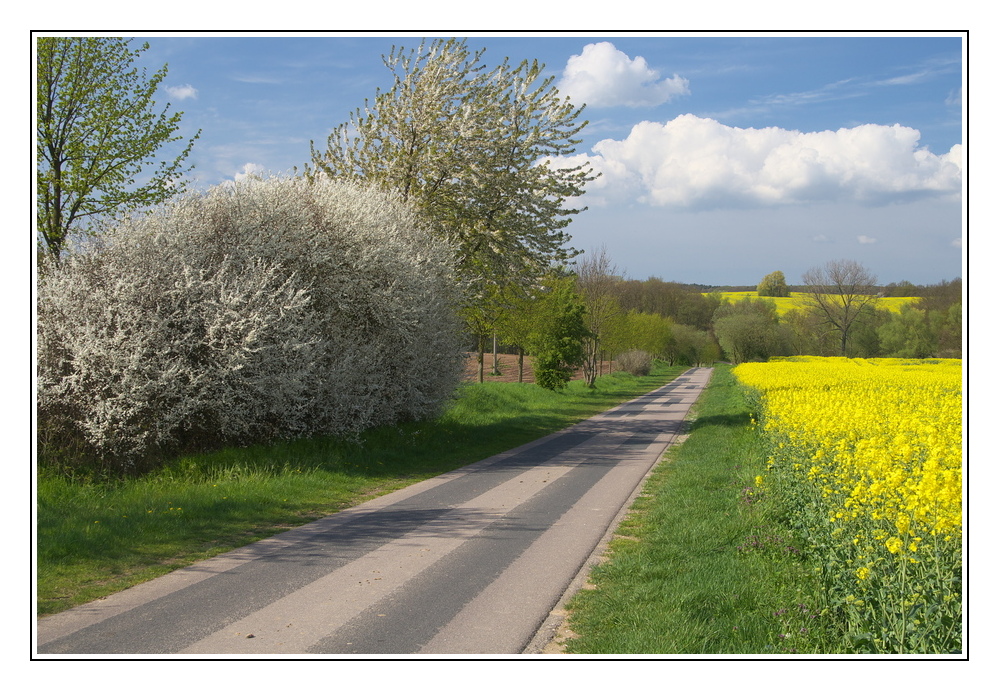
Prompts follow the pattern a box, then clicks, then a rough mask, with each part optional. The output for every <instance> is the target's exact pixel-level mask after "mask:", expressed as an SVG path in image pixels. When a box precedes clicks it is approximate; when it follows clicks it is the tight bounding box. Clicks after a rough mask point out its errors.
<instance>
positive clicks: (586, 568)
mask: <svg viewBox="0 0 999 691" xmlns="http://www.w3.org/2000/svg"><path fill="white" fill-rule="evenodd" d="M710 383H711V380H710V378H709V379H708V383H707V384H705V387H704V388H705V389H706V388H707V387H708V385H709V384H710ZM701 393H704V390H703V389H702V390H701ZM699 398H700V394H698V399H699ZM696 403H697V401H696V400H695V401H694V403H693V404H691V406H690V409H688V411H687V414H686V415H685V416H684V418H683V423H682V424H681V426H680V429H679V431H677V432H676V433H675V434H674V435H673V438H672V439H670V440H669V443H667V444H666V446H665V447H664V448H663V450H662V453H660V454H659V458H657V459H656V462H655V463H653V464H652V467H651V468H649V470H648V471H647V472H646V473H645V475H643V476H642V479H641V480H639V482H638V484H637V485H636V486H635V489H634V491H632V493H631V494H630V495H629V496H628V499H627V500H626V501H625V502H624V504H622V506H621V509H620V510H619V511H618V512H617V515H615V516H614V519H613V520H612V521H611V522H610V525H609V526H608V527H607V530H606V531H605V532H604V535H603V537H602V538H600V541H599V542H597V545H596V546H595V547H594V548H593V551H592V552H591V553H590V556H589V557H587V558H586V561H584V562H583V565H582V566H581V567H580V569H579V571H578V572H577V573H576V575H575V577H573V579H572V580H571V581H570V582H569V585H568V586H567V587H566V589H565V591H564V592H563V593H562V597H560V598H559V600H558V602H556V603H555V606H554V607H553V608H552V610H551V612H549V614H548V616H547V617H546V618H545V620H544V622H542V624H541V626H540V627H538V630H537V632H536V633H535V634H534V636H533V638H531V641H530V643H528V644H527V646H526V647H525V648H524V649H523V650H522V651H521V654H522V655H561V654H564V652H563V651H561V650H551V649H550V647H551V645H552V644H553V643H554V641H555V639H556V638H557V636H558V633H559V631H560V629H562V627H563V626H564V625H565V623H566V620H567V619H568V616H569V612H568V610H567V609H566V605H567V604H568V603H569V600H571V599H572V598H573V596H575V595H576V593H578V592H579V591H580V590H582V589H583V587H584V586H585V585H586V583H587V581H588V580H589V577H590V573H591V572H592V571H593V567H594V566H596V565H597V564H599V563H600V562H601V561H603V560H604V558H605V555H606V553H607V548H608V545H610V542H611V540H613V539H614V537H615V535H616V534H617V529H618V526H620V524H621V522H622V521H623V520H624V519H625V517H627V515H628V514H629V513H631V511H632V507H633V505H634V503H635V501H636V500H637V499H638V497H639V496H640V495H641V494H642V492H643V491H644V490H645V485H646V484H647V483H648V480H649V477H651V475H652V473H654V472H655V471H656V469H657V468H658V467H659V465H660V464H661V463H662V462H663V459H664V458H665V457H666V454H667V452H669V451H670V449H673V448H674V447H676V446H679V445H680V444H682V443H683V442H684V441H686V439H687V437H688V436H690V435H689V430H690V424H691V422H692V421H693V420H694V417H693V410H694V405H696Z"/></svg>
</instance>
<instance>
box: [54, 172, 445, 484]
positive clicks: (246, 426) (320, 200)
mask: <svg viewBox="0 0 999 691" xmlns="http://www.w3.org/2000/svg"><path fill="white" fill-rule="evenodd" d="M452 266H453V254H452V251H451V249H450V247H448V246H447V245H446V244H444V243H443V242H442V241H440V240H438V239H436V238H435V237H434V236H433V235H431V234H430V233H429V232H428V231H427V230H426V229H425V228H423V227H422V225H421V224H420V223H419V221H418V218H417V216H415V215H414V212H413V211H411V210H410V208H409V207H407V206H405V205H404V204H402V203H401V202H400V201H398V200H397V199H395V198H393V197H391V196H388V195H386V194H384V193H381V192H376V191H375V190H373V189H369V188H365V187H361V186H357V185H351V184H346V183H341V182H334V181H332V180H328V179H324V178H319V179H317V180H315V181H314V182H312V183H310V182H308V181H307V180H305V179H301V178H273V179H270V180H263V181H262V180H250V181H245V182H241V183H237V184H229V185H223V186H219V187H216V188H213V189H211V190H210V191H208V192H206V193H201V194H189V195H186V196H183V197H181V198H180V199H177V200H175V201H173V202H170V203H168V204H166V205H164V206H162V207H160V208H158V209H157V210H155V211H154V212H153V213H151V214H148V215H143V216H136V217H134V218H131V219H128V220H126V221H123V222H121V223H120V224H118V225H117V226H115V227H114V228H112V229H110V230H109V231H108V232H107V233H106V234H105V235H104V236H103V237H102V238H101V239H100V241H99V242H98V243H95V244H93V245H92V246H89V247H86V248H82V249H80V250H79V251H77V252H74V253H72V254H71V255H70V256H69V257H67V258H66V259H65V260H64V261H63V262H62V263H61V264H60V265H58V266H54V267H49V268H47V269H46V270H45V271H44V272H43V274H42V275H43V278H42V279H41V280H40V283H39V289H38V306H37V309H38V351H37V357H38V429H39V446H40V449H39V450H40V457H41V458H42V459H43V460H45V459H53V458H55V457H57V456H58V455H60V454H61V455H63V456H66V455H67V454H81V455H83V456H85V457H88V458H89V459H91V460H93V459H96V460H99V461H101V462H102V463H103V464H104V465H105V466H110V467H113V468H115V469H126V468H135V467H136V465H137V464H139V463H140V460H141V459H143V458H148V457H149V456H150V455H156V453H163V452H165V453H174V452H176V451H178V450H193V449H199V450H200V449H205V448H210V447H214V446H218V445H222V444H234V443H235V444H249V443H257V442H261V441H267V440H271V439H275V438H290V437H297V436H309V435H338V436H342V435H347V436H349V435H354V434H356V433H358V432H360V431H361V430H363V429H365V428H367V427H371V426H374V425H379V424H388V423H394V422H397V421H401V420H405V419H419V418H424V417H428V416H431V415H434V414H435V413H436V412H437V411H438V410H439V409H440V407H441V405H442V404H443V403H444V402H445V401H446V400H448V399H449V397H450V396H451V394H452V393H453V391H454V389H455V387H456V385H457V383H458V381H459V377H460V373H461V366H462V355H461V347H460V344H459V342H458V336H457V334H458V323H457V321H456V317H455V309H454V308H455V304H456V301H457V298H458V295H457V290H458V288H457V287H456V281H455V279H454V276H453V273H452Z"/></svg>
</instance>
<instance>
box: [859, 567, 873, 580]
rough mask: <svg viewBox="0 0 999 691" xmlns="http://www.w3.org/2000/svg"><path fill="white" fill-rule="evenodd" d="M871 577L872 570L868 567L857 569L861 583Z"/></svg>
mask: <svg viewBox="0 0 999 691" xmlns="http://www.w3.org/2000/svg"><path fill="white" fill-rule="evenodd" d="M870 575H871V570H870V569H869V568H867V567H866V566H861V567H860V568H859V569H857V579H858V580H861V581H865V580H867V577H868V576H870Z"/></svg>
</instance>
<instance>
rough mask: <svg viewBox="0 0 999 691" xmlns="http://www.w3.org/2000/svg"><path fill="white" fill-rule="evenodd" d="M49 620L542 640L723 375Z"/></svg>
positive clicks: (215, 652) (206, 641)
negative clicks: (702, 397) (700, 399)
mask: <svg viewBox="0 0 999 691" xmlns="http://www.w3.org/2000/svg"><path fill="white" fill-rule="evenodd" d="M710 372H711V371H710V369H708V368H699V369H691V370H688V371H687V372H685V373H684V374H683V375H681V376H680V377H679V378H677V379H676V380H674V381H673V382H671V383H670V384H668V385H667V386H665V387H663V388H661V389H658V390H657V391H654V392H651V393H649V394H647V395H644V396H641V397H639V398H636V399H634V400H632V401H629V402H627V403H625V404H623V405H620V406H618V407H617V408H614V409H612V410H609V411H607V412H605V413H602V414H600V415H597V416H596V417H593V418H590V419H589V420H586V421H584V422H581V423H579V424H577V425H575V426H573V427H570V428H567V429H565V430H563V431H561V432H558V433H556V434H553V435H550V436H548V437H545V438H543V439H539V440H537V441H534V442H532V443H530V444H526V445H524V446H521V447H519V448H516V449H513V450H511V451H508V452H506V453H503V454H499V455H497V456H493V457H491V458H488V459H486V460H484V461H480V462H479V463H475V464H472V465H470V466H467V467H465V468H462V469H459V470H456V471H453V472H450V473H446V474H444V475H441V476H439V477H437V478H433V479H431V480H427V481H424V482H421V483H419V484H416V485H412V486H410V487H408V488H406V489H403V490H399V491H397V492H394V493H392V494H389V495H385V496H383V497H379V498H377V499H374V500H372V501H369V502H366V503H364V504H362V505H360V506H357V507H355V508H353V509H348V510H345V511H341V512H340V513H337V514H334V515H332V516H329V517H327V518H324V519H321V520H319V521H315V522H313V523H310V524H308V525H305V526H301V527H299V528H295V529H292V530H289V531H287V532H285V533H282V534H281V535H277V536H275V537H272V538H269V539H266V540H261V541H260V542H257V543H254V544H252V545H249V546H247V547H243V548H240V549H237V550H234V551H232V552H229V553H227V554H225V555H222V556H219V557H215V558H213V559H208V560H205V561H202V562H199V563H197V564H195V565H192V566H190V567H187V568H184V569H180V570H178V571H174V572H172V573H170V574H168V575H166V576H163V577H161V578H157V579H155V580H153V581H149V582H147V583H144V584H141V585H139V586H136V587H133V588H130V589H128V590H126V591H123V592H121V593H117V594H115V595H113V596H111V597H108V598H105V599H104V600H100V601H97V602H94V603H90V604H87V605H83V606H80V607H76V608H74V609H72V610H69V611H67V612H62V613H60V614H56V615H53V616H50V617H45V618H42V619H40V620H38V622H37V638H36V655H37V657H39V658H44V657H48V656H56V657H60V658H63V657H72V656H77V655H98V656H102V657H106V656H112V655H141V656H155V657H161V656H167V655H182V656H194V657H196V656H208V657H218V656H223V655H265V656H281V655H298V656H308V655H368V654H371V655H381V656H395V655H409V654H426V655H438V656H449V655H461V654H499V655H504V654H520V653H524V652H537V651H538V650H539V649H540V645H541V644H543V642H544V638H545V636H546V635H548V633H547V632H550V631H551V630H553V629H552V626H551V621H552V620H551V617H550V615H551V614H552V612H553V609H555V608H556V606H557V605H558V603H559V602H560V600H561V599H562V598H563V596H565V595H566V594H567V592H571V588H573V587H575V586H574V584H575V585H578V584H579V583H580V580H581V578H580V576H581V575H582V574H584V573H585V571H586V569H587V566H588V564H589V563H590V562H591V561H592V558H593V557H594V555H595V550H597V548H598V547H599V546H600V545H601V544H602V540H604V539H605V537H606V536H607V535H608V532H609V531H610V530H612V528H613V526H614V525H615V522H616V520H617V519H618V518H619V516H620V515H621V513H622V511H623V510H624V509H626V508H627V506H628V504H629V503H630V501H631V500H632V499H633V498H634V496H635V493H636V492H637V491H638V489H639V487H640V485H641V482H642V480H643V479H644V478H645V476H646V475H647V473H648V472H649V470H650V469H651V468H652V466H653V465H654V464H655V462H656V460H657V459H658V458H659V457H660V455H661V454H662V452H663V451H664V450H665V449H666V447H667V446H669V444H670V443H672V442H673V440H674V439H675V438H676V436H677V434H678V433H679V431H680V429H681V423H682V421H683V418H684V416H685V415H686V413H687V411H688V410H689V408H690V406H691V404H692V403H693V402H694V401H695V400H696V398H697V396H698V395H699V394H700V392H701V390H702V389H703V387H704V385H705V384H706V383H707V380H708V378H709V377H710Z"/></svg>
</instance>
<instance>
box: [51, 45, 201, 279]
mask: <svg viewBox="0 0 999 691" xmlns="http://www.w3.org/2000/svg"><path fill="white" fill-rule="evenodd" d="M130 41H131V39H123V38H113V37H112V38H108V37H80V38H58V37H40V38H39V39H38V43H37V77H36V84H37V101H36V118H37V127H36V142H35V149H36V155H37V166H38V179H37V200H36V206H37V210H38V222H37V229H36V232H37V233H38V235H39V236H40V238H39V239H40V241H44V243H45V247H46V248H47V250H48V252H49V253H50V254H51V256H52V257H54V258H55V259H57V260H58V258H59V256H60V255H61V254H62V252H63V250H64V249H65V247H66V242H67V239H68V238H69V237H70V235H71V234H72V233H74V232H75V231H79V230H84V225H85V224H89V223H91V222H93V221H95V220H98V219H100V218H103V217H108V216H110V215H113V214H118V213H123V212H127V211H130V210H134V209H136V208H139V207H143V206H147V205H151V204H156V203H159V202H162V201H164V200H166V199H168V198H169V197H171V196H173V195H175V194H177V193H179V192H181V191H183V189H184V187H185V185H184V180H183V176H184V174H185V173H186V172H187V171H188V170H190V168H187V169H185V168H183V162H184V160H185V159H186V158H187V156H188V154H190V152H191V148H192V147H193V146H194V141H195V139H197V138H198V135H200V131H199V132H198V134H196V135H195V136H194V137H193V138H192V139H191V140H189V141H188V142H187V144H186V146H185V148H184V149H183V151H181V152H180V154H179V155H177V157H176V158H173V159H172V160H165V161H161V162H160V163H159V164H158V165H157V166H156V167H155V168H154V169H153V170H152V171H150V170H149V167H150V166H152V165H154V164H155V163H156V160H155V154H156V152H157V151H158V150H159V149H160V148H161V147H163V146H164V145H167V144H170V143H172V142H176V141H178V140H180V139H182V137H180V136H179V135H177V134H176V132H177V130H178V129H179V127H180V118H181V116H182V115H183V113H180V112H177V113H173V114H168V111H169V109H170V104H169V103H167V104H166V106H165V107H164V108H163V109H162V110H160V111H158V109H157V105H156V102H155V101H154V100H153V96H154V94H155V93H156V89H157V88H158V87H159V85H160V83H161V82H162V81H163V78H164V77H166V74H167V66H166V65H164V66H163V68H162V69H160V70H159V71H157V72H156V73H155V74H154V75H153V76H152V77H150V78H147V77H146V72H145V70H144V69H143V70H139V69H138V68H136V67H135V66H134V65H133V63H134V61H135V60H136V58H138V57H139V55H140V54H141V53H142V52H143V51H145V50H147V49H148V48H149V44H148V43H144V44H143V45H142V47H141V48H139V49H137V50H132V49H131V48H130V47H129V43H130Z"/></svg>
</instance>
